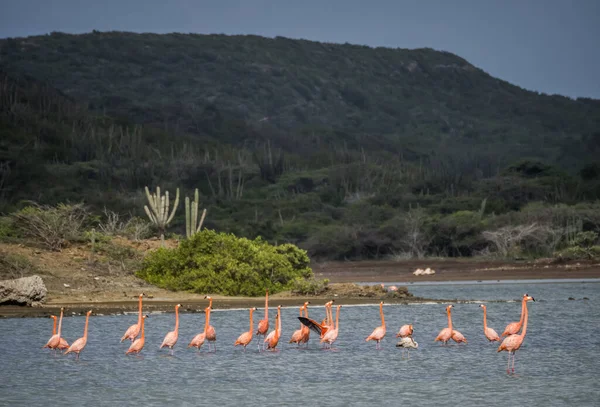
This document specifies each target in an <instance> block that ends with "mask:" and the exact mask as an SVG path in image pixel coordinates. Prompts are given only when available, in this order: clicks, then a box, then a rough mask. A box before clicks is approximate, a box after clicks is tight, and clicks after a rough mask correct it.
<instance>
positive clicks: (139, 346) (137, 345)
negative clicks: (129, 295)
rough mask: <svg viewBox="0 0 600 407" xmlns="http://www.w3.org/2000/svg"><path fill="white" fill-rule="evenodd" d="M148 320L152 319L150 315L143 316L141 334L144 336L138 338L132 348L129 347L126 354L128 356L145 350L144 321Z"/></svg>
mask: <svg viewBox="0 0 600 407" xmlns="http://www.w3.org/2000/svg"><path fill="white" fill-rule="evenodd" d="M146 318H150V317H149V316H148V315H144V316H142V320H141V323H140V325H141V328H140V330H141V332H142V334H141V335H140V337H139V338H137V339H136V340H135V341H133V343H132V344H131V346H129V349H127V352H125V354H126V355H129V354H130V353H136V354H139V353H140V352H141V351H142V349H144V342H145V341H146V338H145V337H144V321H145V320H146Z"/></svg>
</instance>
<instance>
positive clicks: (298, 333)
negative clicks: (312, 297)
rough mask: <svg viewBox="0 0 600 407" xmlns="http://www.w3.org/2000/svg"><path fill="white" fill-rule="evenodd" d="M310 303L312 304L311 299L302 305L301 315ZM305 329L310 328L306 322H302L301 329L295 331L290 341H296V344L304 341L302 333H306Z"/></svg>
mask: <svg viewBox="0 0 600 407" xmlns="http://www.w3.org/2000/svg"><path fill="white" fill-rule="evenodd" d="M308 304H310V301H307V302H305V303H304V305H302V306H301V307H300V316H302V311H304V309H306V307H307V306H308ZM304 329H308V328H306V327H305V326H304V324H302V323H300V329H297V330H295V331H294V333H293V334H292V338H291V339H290V341H289V342H288V343H295V344H296V345H300V343H301V342H302V334H303V333H304Z"/></svg>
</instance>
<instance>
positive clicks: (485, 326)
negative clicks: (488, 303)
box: [483, 308, 487, 329]
mask: <svg viewBox="0 0 600 407" xmlns="http://www.w3.org/2000/svg"><path fill="white" fill-rule="evenodd" d="M483 329H487V310H486V309H485V308H484V309H483Z"/></svg>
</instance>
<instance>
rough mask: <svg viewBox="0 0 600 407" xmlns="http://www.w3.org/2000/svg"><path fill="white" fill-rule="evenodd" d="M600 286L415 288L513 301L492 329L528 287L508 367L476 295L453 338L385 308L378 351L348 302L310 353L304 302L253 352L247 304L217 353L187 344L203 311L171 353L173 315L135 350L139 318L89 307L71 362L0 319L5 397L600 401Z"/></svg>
mask: <svg viewBox="0 0 600 407" xmlns="http://www.w3.org/2000/svg"><path fill="white" fill-rule="evenodd" d="M599 288H600V285H599V284H597V283H589V282H588V283H570V284H540V283H535V284H533V283H532V284H493V285H490V284H488V285H473V284H464V285H443V286H440V285H438V286H431V285H429V286H413V287H411V291H412V292H414V294H415V295H419V296H423V297H429V298H448V299H475V300H483V301H485V300H498V299H500V300H509V299H512V300H516V301H515V302H498V303H489V304H488V307H487V311H488V312H487V318H488V325H489V326H491V327H493V328H494V329H495V330H496V331H502V330H503V329H504V327H505V326H506V324H507V323H509V322H512V321H515V320H518V319H519V313H520V302H519V298H520V296H521V295H523V293H524V292H528V293H529V294H531V295H533V296H534V297H535V298H536V301H538V300H539V301H538V302H536V303H529V304H528V305H529V318H530V319H529V326H528V329H527V337H526V339H525V342H524V344H523V347H522V349H521V351H519V352H518V353H517V363H516V374H515V375H507V374H506V360H507V359H506V354H505V353H497V352H496V349H497V347H498V344H497V343H489V342H488V341H487V340H486V339H485V337H484V334H483V315H482V310H481V308H479V306H478V304H456V305H455V308H453V313H452V317H453V324H454V326H456V328H457V329H459V330H460V331H461V332H462V333H463V334H464V335H465V336H466V337H467V338H468V339H469V343H468V344H467V345H464V344H460V345H456V344H452V345H448V346H440V345H439V343H434V341H433V339H434V338H435V337H436V335H437V333H438V332H439V331H440V330H441V329H442V328H443V327H444V326H446V324H447V318H446V314H445V312H444V308H445V306H444V305H443V304H415V305H385V306H384V312H385V319H386V324H387V331H388V332H387V336H386V338H385V339H384V341H383V342H382V349H381V350H375V348H374V346H372V344H371V343H366V342H365V340H364V339H365V337H366V336H367V335H369V333H371V332H372V331H373V329H374V328H375V327H377V326H378V325H380V323H381V320H380V317H379V309H378V306H377V305H375V304H374V305H372V306H344V308H343V311H344V312H343V313H342V315H341V317H340V331H339V337H338V340H337V341H336V343H335V348H334V349H332V350H331V351H324V350H322V349H321V348H320V345H319V344H318V343H317V340H316V339H317V338H316V336H315V335H314V334H311V340H310V342H309V346H308V348H306V349H298V348H296V345H290V344H288V343H287V341H288V340H289V337H290V336H291V334H292V332H293V331H294V330H296V329H298V328H299V322H298V319H297V315H298V309H297V308H282V311H281V314H282V325H283V326H282V338H281V341H280V344H279V345H278V351H277V352H261V353H259V352H258V351H257V348H256V342H254V343H253V344H252V345H253V346H249V347H248V350H247V351H246V352H244V351H243V349H240V348H239V347H238V348H234V347H233V342H234V341H235V338H237V337H238V336H239V334H240V333H242V332H243V331H245V330H247V329H248V310H237V311H218V312H213V313H212V314H211V325H214V326H215V328H217V330H218V335H219V336H218V338H217V342H218V345H217V349H218V350H217V352H216V353H212V352H210V353H209V352H207V351H206V349H203V350H202V351H200V352H197V351H196V349H186V348H185V345H186V344H187V343H188V342H189V340H190V339H191V338H192V337H193V336H194V335H196V334H197V333H199V332H201V331H202V330H203V328H204V315H203V314H186V313H185V312H182V313H181V315H180V331H179V335H180V342H179V343H178V344H177V345H176V346H175V352H174V355H173V356H170V355H169V351H168V350H166V349H162V350H159V345H160V344H161V342H162V339H163V338H164V335H165V334H166V333H167V332H168V331H170V330H172V329H173V317H174V315H173V313H169V314H152V315H151V318H149V319H148V320H147V321H146V323H147V326H146V346H145V348H144V350H143V351H142V353H141V355H129V356H126V355H125V351H126V350H127V348H128V347H129V344H130V343H128V342H124V343H119V340H120V337H121V335H122V333H123V332H124V330H125V329H127V327H128V326H130V325H131V324H132V323H135V321H136V317H137V316H136V315H127V316H94V315H93V314H92V316H91V317H90V323H89V340H88V344H87V347H86V348H85V350H84V351H83V352H82V354H81V359H80V360H79V361H75V360H74V358H71V357H65V356H63V355H57V356H56V357H53V356H52V354H51V352H49V351H48V350H47V349H44V350H42V349H41V346H42V345H43V344H44V343H46V341H47V340H48V338H49V337H50V334H51V331H52V320H50V319H44V318H22V319H20V318H14V319H5V320H0V349H1V351H0V365H1V366H2V376H1V379H2V380H0V395H1V397H0V405H6V406H16V405H48V404H49V403H50V402H52V403H57V404H58V403H60V405H62V406H81V405H87V406H93V405H133V404H136V405H157V406H162V405H166V404H167V403H169V404H170V405H205V404H209V403H210V404H215V405H222V406H226V405H261V406H281V405H292V404H294V405H297V404H298V403H300V404H303V405H314V404H319V405H326V406H327V405H332V406H334V405H342V404H348V405H352V406H355V405H359V406H360V405H373V404H374V403H381V404H383V405H400V404H410V405H415V406H418V405H424V406H426V405H431V406H434V405H439V404H442V403H444V404H447V403H452V404H458V403H462V404H465V405H483V404H484V403H485V404H488V403H497V404H503V403H506V402H508V403H511V404H520V405H525V404H527V405H528V406H548V405H571V406H573V405H595V404H596V403H597V400H598V397H600V390H599V389H598V386H597V377H599V375H600V364H599V363H598V362H597V361H598V360H599V359H600V346H599V345H600V342H599V338H600V335H599V334H600V331H599V329H600V328H599V327H600V295H599V293H600V291H599ZM569 297H573V298H576V299H577V301H570V300H568V298H569ZM583 297H586V298H589V300H586V301H582V300H581V298H583ZM339 302H340V303H343V302H342V301H341V300H340V301H339ZM273 305H274V306H276V305H277V304H276V303H274V304H273ZM299 305H300V304H299ZM272 309H275V307H273V308H272ZM67 311H68V310H67ZM323 315H324V309H323V307H314V306H313V307H309V316H310V317H311V318H315V319H322V318H323ZM84 320H85V317H68V318H65V319H64V321H63V332H64V335H65V337H66V338H67V339H68V340H69V341H72V340H74V339H76V338H78V337H79V336H81V332H82V329H83V324H84ZM407 323H411V324H413V325H414V338H415V340H417V341H418V342H419V348H418V349H413V350H412V351H411V355H410V359H407V358H403V357H402V349H401V348H400V349H399V348H396V347H395V345H396V338H394V335H395V333H396V332H397V331H398V328H399V327H400V326H401V325H404V324H407ZM255 340H256V339H255ZM559 345H560V346H559Z"/></svg>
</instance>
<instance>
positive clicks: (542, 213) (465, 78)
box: [0, 32, 600, 259]
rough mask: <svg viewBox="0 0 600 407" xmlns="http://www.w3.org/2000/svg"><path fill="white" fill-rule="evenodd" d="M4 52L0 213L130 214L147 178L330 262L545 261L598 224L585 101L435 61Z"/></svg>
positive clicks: (409, 54)
mask: <svg viewBox="0 0 600 407" xmlns="http://www.w3.org/2000/svg"><path fill="white" fill-rule="evenodd" d="M0 58H1V59H0V61H1V62H0V64H1V66H0V69H1V70H2V71H0V211H2V212H5V213H7V212H12V211H15V210H19V209H21V208H22V206H23V204H22V200H27V199H34V200H35V201H37V202H39V203H40V204H53V205H54V204H57V203H60V202H80V201H82V200H83V201H85V203H86V204H88V205H89V206H90V207H91V208H92V209H93V210H95V211H97V212H98V213H99V212H100V211H101V210H102V209H103V208H104V207H107V208H109V209H112V210H115V211H117V212H119V213H120V214H123V215H124V214H126V213H131V214H132V215H137V216H139V217H145V215H144V213H143V205H144V204H146V199H145V197H144V194H143V189H144V187H145V186H148V187H150V189H153V188H155V187H156V186H157V185H160V186H161V187H162V188H163V189H165V190H171V191H174V190H175V189H176V188H181V194H182V196H186V195H188V196H191V194H192V193H193V191H194V189H195V188H198V189H199V191H200V195H201V200H202V204H203V206H206V208H207V209H208V214H207V217H206V221H205V227H208V228H210V229H215V230H219V231H224V232H228V233H234V234H236V235H238V236H245V237H248V238H251V239H253V238H255V237H257V236H262V237H263V238H264V239H265V240H267V241H269V242H272V243H281V242H290V243H295V244H298V245H299V246H300V247H302V248H304V249H307V250H308V253H309V255H310V256H311V257H314V258H331V259H345V258H348V259H356V258H379V257H382V256H398V257H401V258H402V257H418V256H427V255H441V256H471V255H476V254H486V253H498V254H500V255H502V256H507V257H521V256H541V255H552V254H553V253H554V252H555V251H556V250H563V249H566V248H567V247H569V245H570V241H571V240H572V236H574V234H576V233H579V232H589V231H593V232H599V231H600V220H599V219H598V215H597V214H598V213H599V212H600V204H598V203H597V200H598V199H600V164H598V157H599V156H600V102H599V101H596V100H590V99H577V100H572V99H569V98H565V97H561V96H548V95H541V94H537V93H535V92H528V91H525V90H523V89H520V88H518V87H516V86H513V85H510V84H508V83H506V82H503V81H500V80H497V79H495V78H492V77H490V76H489V75H487V74H486V73H484V72H483V71H481V70H480V69H477V68H476V67H473V66H472V65H470V64H469V63H468V62H467V61H464V60H463V59H461V58H459V57H457V56H455V55H452V54H450V53H446V52H437V51H434V50H431V49H419V50H401V49H384V48H375V49H373V48H369V47H361V46H353V45H348V44H346V45H335V44H321V43H315V42H310V41H300V40H289V39H284V38H275V39H267V38H260V37H255V36H233V37H230V36H221V35H214V36H204V35H180V34H172V35H151V34H143V35H138V34H130V33H98V32H94V33H90V34H86V35H66V34H60V33H53V34H51V35H47V36H39V37H30V38H25V39H7V40H0ZM263 118H268V119H266V120H263ZM184 213H185V211H184V210H180V211H178V212H177V215H176V217H175V219H174V220H173V223H172V227H171V228H170V229H169V231H171V232H177V233H179V234H184V232H185V216H184ZM532 225H534V226H535V227H533V228H529V226H532ZM2 233H4V232H2V225H1V224H0V234H2ZM486 233H487V234H486ZM494 233H495V234H494ZM523 233H525V234H526V235H527V236H526V237H524V235H523ZM513 235H514V236H513ZM516 238H518V239H516ZM499 239H500V240H502V241H500V240H499ZM519 239H520V240H519Z"/></svg>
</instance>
